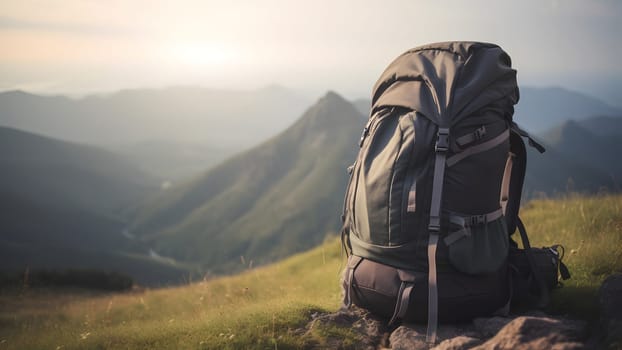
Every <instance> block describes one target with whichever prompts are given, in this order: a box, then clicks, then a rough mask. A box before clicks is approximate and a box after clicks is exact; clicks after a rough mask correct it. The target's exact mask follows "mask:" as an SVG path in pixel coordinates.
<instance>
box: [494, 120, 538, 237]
mask: <svg viewBox="0 0 622 350" xmlns="http://www.w3.org/2000/svg"><path fill="white" fill-rule="evenodd" d="M523 137H525V138H527V139H528V140H529V145H530V146H532V147H534V148H535V149H537V150H538V151H539V152H540V153H543V152H544V151H545V149H544V147H542V145H541V144H539V143H538V142H536V141H535V140H534V139H533V138H532V137H531V136H530V135H529V134H528V133H527V132H526V131H524V130H523V129H521V128H520V127H519V126H518V125H516V123H512V125H511V126H510V155H509V156H510V157H511V159H510V160H509V161H510V162H511V164H510V166H509V168H508V164H506V170H507V172H506V173H505V174H504V179H503V188H502V193H501V201H502V202H504V200H505V203H504V204H502V207H504V206H505V210H504V215H505V220H506V223H507V227H508V232H509V233H510V234H512V233H514V231H516V226H517V222H518V209H519V208H520V201H521V196H522V192H523V182H524V180H525V170H526V169H527V150H526V148H525V142H524V141H523ZM507 176H509V179H508V178H507ZM503 197H507V198H503Z"/></svg>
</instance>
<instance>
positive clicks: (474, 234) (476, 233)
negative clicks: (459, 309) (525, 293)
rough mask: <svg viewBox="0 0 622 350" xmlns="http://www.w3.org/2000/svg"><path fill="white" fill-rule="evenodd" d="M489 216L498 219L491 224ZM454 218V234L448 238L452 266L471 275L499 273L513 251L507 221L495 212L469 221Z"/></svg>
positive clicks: (452, 223) (452, 225) (452, 224)
mask: <svg viewBox="0 0 622 350" xmlns="http://www.w3.org/2000/svg"><path fill="white" fill-rule="evenodd" d="M487 216H489V217H494V216H498V217H497V218H494V219H492V220H490V221H488V220H486V217H487ZM451 218H452V222H451V225H450V226H451V227H452V228H453V229H454V231H452V232H451V233H449V234H448V235H447V236H446V237H445V238H444V240H445V244H446V245H447V246H448V251H449V262H450V263H451V265H452V266H453V267H454V268H455V269H456V270H458V271H461V272H464V273H468V274H481V273H491V272H495V271H497V270H499V268H501V266H502V265H503V263H504V262H505V261H506V259H507V256H508V249H509V237H508V232H507V228H506V223H505V217H503V215H501V214H500V213H497V212H494V213H490V214H487V215H477V216H466V217H464V216H454V215H452V216H451ZM459 218H461V219H462V220H460V219H459Z"/></svg>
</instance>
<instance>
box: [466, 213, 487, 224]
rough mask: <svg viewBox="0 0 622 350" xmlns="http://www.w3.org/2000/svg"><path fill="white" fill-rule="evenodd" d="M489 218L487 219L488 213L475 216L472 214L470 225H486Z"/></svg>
mask: <svg viewBox="0 0 622 350" xmlns="http://www.w3.org/2000/svg"><path fill="white" fill-rule="evenodd" d="M487 221H488V220H487V219H486V215H475V216H471V217H470V218H469V226H476V225H485V224H487Z"/></svg>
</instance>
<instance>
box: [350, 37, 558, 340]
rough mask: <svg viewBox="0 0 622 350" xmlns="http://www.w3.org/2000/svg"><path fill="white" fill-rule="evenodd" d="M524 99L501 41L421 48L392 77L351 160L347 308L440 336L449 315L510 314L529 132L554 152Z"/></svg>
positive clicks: (377, 92)
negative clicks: (422, 325)
mask: <svg viewBox="0 0 622 350" xmlns="http://www.w3.org/2000/svg"><path fill="white" fill-rule="evenodd" d="M518 98H519V92H518V87H517V84H516V71H515V70H514V69H512V68H511V61H510V57H509V56H508V55H507V54H506V53H505V52H504V51H503V50H502V49H501V48H499V47H498V46H496V45H493V44H487V43H477V42H448V43H438V44H431V45H427V46H422V47H418V48H415V49H412V50H410V51H407V52H406V53H404V54H402V55H401V56H399V57H398V58H397V59H396V60H395V61H393V63H391V64H390V65H389V67H388V68H387V69H386V70H385V71H384V73H382V75H381V77H380V79H379V80H378V82H377V83H376V85H375V86H374V89H373V94H372V108H371V111H370V117H369V121H368V123H367V125H366V126H365V128H364V130H363V134H362V136H361V140H360V151H359V154H358V156H357V159H356V162H355V163H354V165H353V166H352V167H350V168H349V170H350V182H349V185H348V189H347V192H346V196H345V203H344V213H343V217H342V219H343V223H344V226H343V230H342V241H343V243H344V247H345V249H346V252H347V253H348V265H347V267H346V270H345V272H344V304H345V305H346V306H349V305H350V304H351V303H352V302H353V303H355V304H357V305H359V306H361V307H364V308H367V309H369V310H370V311H372V312H373V313H375V314H377V315H380V316H383V317H386V318H387V319H389V320H390V321H389V322H390V324H395V323H396V322H398V321H402V320H404V321H419V322H426V321H427V324H428V341H430V342H435V339H436V327H437V323H438V322H439V321H440V322H453V321H463V320H468V319H472V318H474V317H478V316H484V315H491V314H494V313H496V312H501V313H504V312H505V313H507V311H508V308H509V302H510V299H511V296H512V293H513V289H512V286H511V282H510V281H511V274H512V273H511V269H510V266H509V264H508V256H509V255H510V250H511V246H512V248H514V249H515V247H516V244H515V243H513V241H512V240H511V239H510V233H512V232H514V231H515V229H516V227H517V225H519V226H521V227H522V224H519V221H518V208H519V206H520V197H521V191H522V185H523V178H524V173H525V165H526V155H525V154H526V152H525V144H524V142H523V141H522V137H526V138H528V139H529V143H530V144H531V145H532V146H534V147H536V148H537V149H538V150H540V151H541V152H543V151H544V149H543V148H542V146H540V145H539V144H537V143H535V142H534V141H533V140H532V139H531V138H530V137H529V135H527V133H525V132H524V131H523V130H521V129H519V128H518V126H517V125H516V124H515V123H514V122H513V120H512V115H513V112H514V107H513V106H514V104H516V102H517V101H518ZM521 233H522V232H521ZM524 236H525V239H526V234H525V235H524ZM524 246H526V247H528V242H527V243H526V244H525V245H524ZM553 250H554V249H551V252H552V251H553ZM521 251H522V250H521ZM517 252H518V250H517ZM551 254H554V253H551ZM518 255H520V256H525V255H524V254H520V253H518ZM533 255H534V254H528V256H527V260H529V261H528V262H529V264H530V265H531V263H532V262H533V261H531V260H533ZM519 259H520V258H519ZM547 259H548V257H547ZM531 266H533V265H531ZM534 276H535V277H538V278H536V280H537V281H541V282H542V283H540V282H538V284H540V285H541V286H542V287H543V288H544V286H543V284H545V283H546V282H545V281H544V279H543V278H540V277H541V276H539V274H538V273H536V272H534ZM556 276H557V274H556ZM542 294H543V296H544V294H545V293H544V292H543V293H542Z"/></svg>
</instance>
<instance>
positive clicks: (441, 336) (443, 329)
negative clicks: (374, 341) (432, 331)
mask: <svg viewBox="0 0 622 350" xmlns="http://www.w3.org/2000/svg"><path fill="white" fill-rule="evenodd" d="M426 332H427V326H426V325H421V324H413V323H407V324H404V325H402V326H400V327H398V328H397V329H396V330H394V331H393V332H392V333H391V336H390V337H389V342H390V343H391V349H428V348H429V344H428V343H427V342H426V339H425V338H426ZM478 336H479V335H478V334H477V332H476V331H475V328H474V327H473V325H472V324H470V323H464V324H452V325H447V324H444V325H440V326H439V328H438V331H437V338H438V339H437V343H439V342H440V343H445V342H447V341H449V342H447V343H446V344H445V345H444V346H446V347H441V348H439V346H440V345H441V344H440V343H439V344H438V345H437V346H436V347H435V348H438V349H462V348H460V347H457V346H458V345H457V344H458V343H459V342H460V341H463V340H464V339H461V340H457V341H456V342H451V341H450V340H453V339H456V338H460V337H462V338H472V339H475V340H477V341H478V342H479V343H481V341H480V340H479V339H478ZM472 345H473V344H472ZM449 346H454V347H449Z"/></svg>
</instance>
